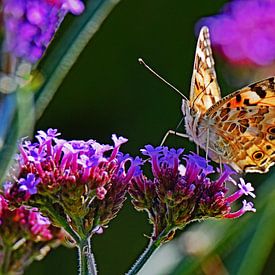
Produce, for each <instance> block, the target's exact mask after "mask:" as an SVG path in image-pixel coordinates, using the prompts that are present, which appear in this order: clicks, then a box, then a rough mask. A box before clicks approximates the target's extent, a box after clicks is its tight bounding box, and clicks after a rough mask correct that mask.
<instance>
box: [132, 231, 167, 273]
mask: <svg viewBox="0 0 275 275" xmlns="http://www.w3.org/2000/svg"><path fill="white" fill-rule="evenodd" d="M170 231H171V228H166V229H164V230H163V231H162V232H161V233H160V234H159V235H158V236H157V237H155V238H154V237H151V239H150V242H149V245H148V246H147V248H146V249H145V251H144V252H143V253H142V254H141V256H140V257H139V259H138V260H137V261H136V262H135V264H134V265H133V266H132V267H131V269H130V270H129V272H128V273H127V275H134V274H137V273H138V272H139V271H140V270H141V268H142V267H143V266H144V264H145V263H146V262H147V261H148V259H149V258H150V257H151V256H152V254H153V253H154V252H155V251H156V250H157V249H158V248H159V247H160V246H161V245H162V244H163V242H164V240H165V239H166V237H167V236H168V234H169V232H170ZM153 236H154V233H153Z"/></svg>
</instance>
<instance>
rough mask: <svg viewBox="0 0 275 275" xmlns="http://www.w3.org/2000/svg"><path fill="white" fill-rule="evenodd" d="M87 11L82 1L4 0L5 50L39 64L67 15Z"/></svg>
mask: <svg viewBox="0 0 275 275" xmlns="http://www.w3.org/2000/svg"><path fill="white" fill-rule="evenodd" d="M83 10H84V5H83V3H82V1H81V0H3V16H4V24H5V40H4V49H5V51H7V52H10V53H11V54H12V55H14V56H16V57H19V58H22V59H24V60H26V61H28V62H31V63H35V62H37V61H38V60H39V59H40V58H41V56H42V55H43V53H44V52H45V50H46V48H47V46H48V45H49V43H50V41H51V40H52V38H53V36H54V34H55V32H56V30H57V29H58V27H59V24H60V23H61V21H62V20H63V18H64V16H65V15H66V13H68V12H71V13H73V14H80V13H81V12H82V11H83Z"/></svg>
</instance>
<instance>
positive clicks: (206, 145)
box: [205, 129, 209, 161]
mask: <svg viewBox="0 0 275 275" xmlns="http://www.w3.org/2000/svg"><path fill="white" fill-rule="evenodd" d="M208 150H209V129H207V133H206V144H205V159H206V161H207V160H208Z"/></svg>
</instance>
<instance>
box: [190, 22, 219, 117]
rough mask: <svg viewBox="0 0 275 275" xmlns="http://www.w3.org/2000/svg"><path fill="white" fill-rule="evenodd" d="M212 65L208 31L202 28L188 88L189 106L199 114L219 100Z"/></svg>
mask: <svg viewBox="0 0 275 275" xmlns="http://www.w3.org/2000/svg"><path fill="white" fill-rule="evenodd" d="M214 64H215V63H214V59H213V56H212V50H211V44H210V38H209V30H208V28H207V27H202V29H201V30H200V34H199V37H198V42H197V47H196V53H195V61H194V69H193V75H192V80H191V88H190V105H191V106H192V107H193V108H194V109H195V110H196V111H197V112H199V113H200V114H204V113H205V112H206V110H207V109H209V108H210V107H211V106H212V105H213V104H215V103H216V102H218V101H219V100H220V99H221V92H220V88H219V85H218V82H217V76H216V72H215V68H214Z"/></svg>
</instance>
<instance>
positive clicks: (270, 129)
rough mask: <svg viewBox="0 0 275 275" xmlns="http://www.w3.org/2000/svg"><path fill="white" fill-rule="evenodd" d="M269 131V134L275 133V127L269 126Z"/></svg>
mask: <svg viewBox="0 0 275 275" xmlns="http://www.w3.org/2000/svg"><path fill="white" fill-rule="evenodd" d="M267 132H268V133H269V134H271V135H275V127H269V128H268V129H267Z"/></svg>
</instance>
